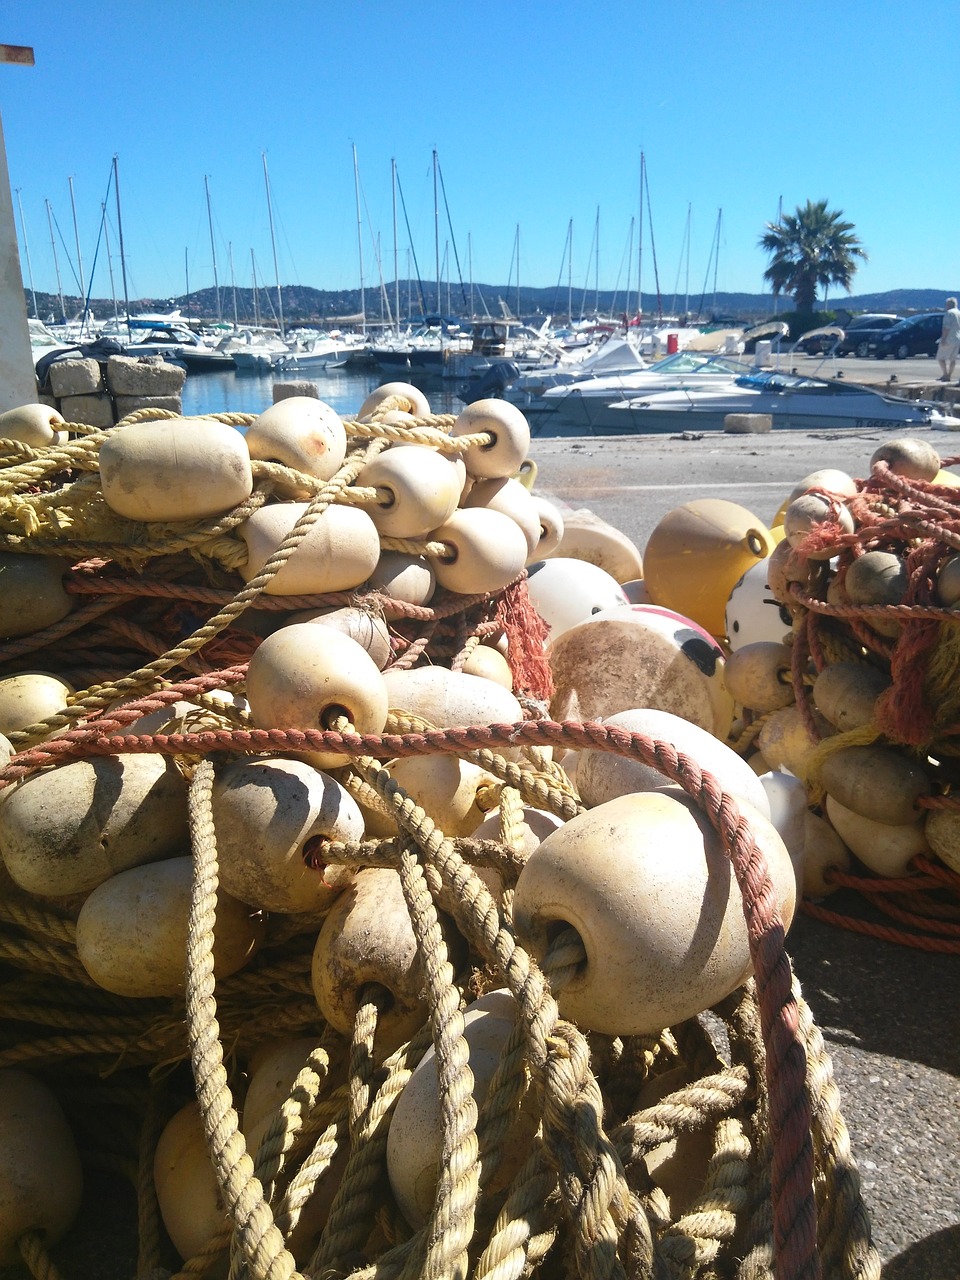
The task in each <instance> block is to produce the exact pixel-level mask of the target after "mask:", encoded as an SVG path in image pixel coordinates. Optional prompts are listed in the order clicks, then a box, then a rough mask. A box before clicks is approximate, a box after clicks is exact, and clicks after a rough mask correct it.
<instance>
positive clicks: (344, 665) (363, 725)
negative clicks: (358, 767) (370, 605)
mask: <svg viewBox="0 0 960 1280" xmlns="http://www.w3.org/2000/svg"><path fill="white" fill-rule="evenodd" d="M247 698H248V700H249V702H250V714H251V716H252V717H253V722H254V724H255V725H257V726H258V727H259V728H261V729H321V730H323V729H331V728H333V724H334V721H335V720H336V719H337V718H338V717H344V716H345V717H346V719H347V721H348V722H349V723H350V724H351V725H352V726H353V728H354V729H355V730H356V732H358V733H382V732H383V726H384V725H385V724H386V720H387V710H388V704H387V687H386V684H385V683H384V677H383V675H382V674H381V672H380V668H379V667H378V666H377V664H376V663H375V662H374V661H373V659H372V658H371V657H370V655H369V654H368V653H367V651H366V650H365V649H363V648H361V646H360V645H359V644H357V642H356V641H355V640H351V639H350V637H349V636H347V635H344V634H343V633H342V632H340V631H334V629H333V628H332V627H323V626H315V625H314V624H313V623H312V622H300V623H294V624H292V625H290V626H286V627H281V628H280V630H279V631H275V632H274V633H273V634H272V635H270V636H267V638H266V639H265V640H264V641H263V642H262V643H261V645H260V647H259V648H258V649H257V650H256V652H255V653H254V655H253V657H252V658H251V659H250V663H249V666H248V668H247ZM306 755H307V758H309V760H310V762H311V763H312V764H314V765H315V766H316V767H317V768H318V769H335V768H337V767H338V766H340V765H343V764H345V763H346V760H347V758H346V757H344V756H343V754H342V753H340V752H336V751H310V752H308V753H306Z"/></svg>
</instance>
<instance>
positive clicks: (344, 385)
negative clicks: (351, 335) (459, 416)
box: [183, 369, 463, 416]
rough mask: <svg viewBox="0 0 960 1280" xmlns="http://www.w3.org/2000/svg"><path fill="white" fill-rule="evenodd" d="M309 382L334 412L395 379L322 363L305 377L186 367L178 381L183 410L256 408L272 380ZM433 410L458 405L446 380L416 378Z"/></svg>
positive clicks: (262, 405)
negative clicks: (189, 369) (181, 384)
mask: <svg viewBox="0 0 960 1280" xmlns="http://www.w3.org/2000/svg"><path fill="white" fill-rule="evenodd" d="M293 381H297V382H312V383H313V384H314V386H316V387H317V390H318V392H319V395H320V399H321V400H323V401H325V402H326V403H327V404H329V405H331V406H332V408H334V409H336V411H337V413H343V414H349V413H356V411H357V410H358V409H359V408H360V406H361V404H362V403H363V401H364V400H365V399H366V397H367V396H368V395H369V394H370V392H371V391H372V390H373V389H374V388H375V387H379V386H380V385H381V384H382V383H384V382H390V381H395V379H392V378H390V377H389V375H386V374H383V373H381V372H380V371H379V370H378V369H327V370H325V371H324V372H323V373H316V374H314V375H313V376H312V377H309V378H296V377H295V376H294V375H288V376H284V375H283V374H282V373H239V372H238V371H237V370H235V369H228V370H224V371H222V372H221V371H213V372H202V373H191V374H190V375H189V376H188V378H187V380H186V382H185V383H184V387H183V412H184V414H186V415H187V416H190V415H193V414H203V413H262V412H263V410H264V409H266V408H267V407H268V406H269V405H271V404H273V384H274V383H275V382H293ZM422 389H423V391H424V393H425V394H426V397H427V399H428V400H429V402H430V407H431V409H433V411H434V413H459V412H460V410H461V409H462V408H463V403H462V401H460V400H459V399H458V398H457V396H456V394H455V392H454V388H453V384H452V383H443V382H434V383H432V384H429V385H428V384H422Z"/></svg>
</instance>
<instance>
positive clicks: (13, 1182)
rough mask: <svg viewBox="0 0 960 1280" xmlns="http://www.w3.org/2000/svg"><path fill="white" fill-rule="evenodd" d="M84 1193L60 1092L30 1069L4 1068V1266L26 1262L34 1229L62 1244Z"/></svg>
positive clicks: (0, 1216) (0, 1082)
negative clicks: (24, 1248)
mask: <svg viewBox="0 0 960 1280" xmlns="http://www.w3.org/2000/svg"><path fill="white" fill-rule="evenodd" d="M82 1196H83V1170H82V1167H81V1164H80V1155H79V1152H78V1150H77V1145H76V1141H75V1139H74V1136H73V1133H72V1131H71V1129H70V1126H69V1125H68V1123H67V1119H66V1116H65V1115H64V1113H63V1109H62V1108H61V1106H60V1103H59V1102H58V1101H57V1099H56V1097H55V1095H54V1094H53V1092H52V1091H51V1090H50V1088H49V1087H48V1086H47V1085H46V1084H44V1083H43V1081H41V1080H40V1079H38V1078H37V1077H36V1076H34V1075H31V1074H29V1073H28V1072H26V1071H19V1070H4V1071H0V1265H2V1266H4V1267H11V1266H13V1265H15V1264H16V1263H19V1262H21V1261H22V1257H21V1251H20V1248H19V1245H20V1241H21V1240H22V1239H23V1237H24V1236H27V1235H29V1234H31V1233H36V1234H37V1235H38V1236H39V1237H41V1238H42V1239H43V1241H44V1242H45V1243H46V1245H47V1246H48V1247H50V1246H53V1245H55V1244H57V1242H58V1241H59V1240H60V1239H61V1238H62V1237H63V1236H64V1235H65V1234H66V1232H67V1231H69V1230H70V1228H71V1226H72V1225H73V1223H74V1221H75V1220H76V1217H77V1214H78V1213H79V1212H80V1204H81V1200H82Z"/></svg>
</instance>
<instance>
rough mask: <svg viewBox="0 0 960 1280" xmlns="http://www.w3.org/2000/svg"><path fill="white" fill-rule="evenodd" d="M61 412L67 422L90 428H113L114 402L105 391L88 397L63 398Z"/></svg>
mask: <svg viewBox="0 0 960 1280" xmlns="http://www.w3.org/2000/svg"><path fill="white" fill-rule="evenodd" d="M60 412H61V413H62V414H63V416H64V418H65V419H66V420H67V422H82V423H84V424H85V425H86V426H88V427H112V426H113V421H114V418H113V401H112V400H111V399H110V397H109V396H108V395H107V393H106V392H105V391H100V392H94V393H93V394H92V395H88V396H63V397H61V400H60Z"/></svg>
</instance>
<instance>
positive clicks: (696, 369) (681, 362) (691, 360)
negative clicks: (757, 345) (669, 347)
mask: <svg viewBox="0 0 960 1280" xmlns="http://www.w3.org/2000/svg"><path fill="white" fill-rule="evenodd" d="M748 368H749V365H745V364H744V363H743V361H742V360H732V359H731V358H730V357H729V356H718V355H707V354H704V353H703V352H698V351H678V352H677V353H676V354H675V355H672V356H665V357H664V358H663V359H662V360H658V361H657V362H656V363H655V364H651V365H648V366H647V372H648V373H670V374H673V373H738V374H742V373H745V372H746V371H747V369H748Z"/></svg>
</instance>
